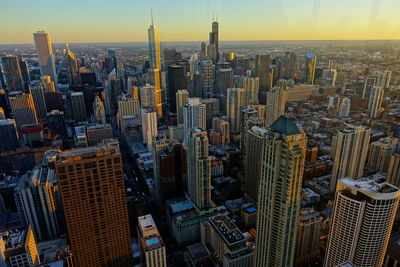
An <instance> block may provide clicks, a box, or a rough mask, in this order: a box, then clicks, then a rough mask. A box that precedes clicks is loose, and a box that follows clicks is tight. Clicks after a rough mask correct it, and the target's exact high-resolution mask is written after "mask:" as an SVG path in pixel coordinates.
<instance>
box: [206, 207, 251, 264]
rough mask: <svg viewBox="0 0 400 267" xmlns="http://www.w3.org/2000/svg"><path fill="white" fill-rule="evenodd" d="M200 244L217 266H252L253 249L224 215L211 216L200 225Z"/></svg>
mask: <svg viewBox="0 0 400 267" xmlns="http://www.w3.org/2000/svg"><path fill="white" fill-rule="evenodd" d="M201 231H202V240H201V241H202V243H203V245H205V246H206V247H207V249H208V250H209V254H210V255H212V257H213V258H214V260H215V261H216V262H217V263H218V266H224V267H245V266H253V257H254V249H253V248H252V247H251V246H248V245H247V244H246V238H245V236H244V235H243V233H242V232H241V231H240V229H239V228H238V227H237V226H236V225H235V224H234V222H233V221H232V220H231V219H230V218H229V217H228V216H227V215H225V214H222V215H217V216H213V217H211V218H209V219H208V221H205V222H203V223H202V224H201Z"/></svg>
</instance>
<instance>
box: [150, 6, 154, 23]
mask: <svg viewBox="0 0 400 267" xmlns="http://www.w3.org/2000/svg"><path fill="white" fill-rule="evenodd" d="M150 11H151V25H154V23H153V9H150Z"/></svg>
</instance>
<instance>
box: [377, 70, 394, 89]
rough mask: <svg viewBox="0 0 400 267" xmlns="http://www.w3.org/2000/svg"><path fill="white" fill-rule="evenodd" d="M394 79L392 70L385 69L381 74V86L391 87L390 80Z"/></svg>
mask: <svg viewBox="0 0 400 267" xmlns="http://www.w3.org/2000/svg"><path fill="white" fill-rule="evenodd" d="M391 79H392V71H390V70H385V71H384V72H383V74H382V76H381V79H380V84H379V86H380V87H382V88H383V89H388V88H389V87H390V81H391Z"/></svg>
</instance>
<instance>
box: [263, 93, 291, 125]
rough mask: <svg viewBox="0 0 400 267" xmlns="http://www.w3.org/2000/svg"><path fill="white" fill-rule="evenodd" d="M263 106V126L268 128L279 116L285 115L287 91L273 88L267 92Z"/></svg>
mask: <svg viewBox="0 0 400 267" xmlns="http://www.w3.org/2000/svg"><path fill="white" fill-rule="evenodd" d="M266 95H267V101H266V105H265V114H266V117H265V125H266V126H267V127H268V126H269V125H271V124H272V123H273V122H274V121H275V120H277V119H278V118H279V117H280V116H282V115H284V114H285V107H286V100H287V91H286V90H285V89H284V88H280V87H274V88H272V89H271V91H268V92H267V94H266Z"/></svg>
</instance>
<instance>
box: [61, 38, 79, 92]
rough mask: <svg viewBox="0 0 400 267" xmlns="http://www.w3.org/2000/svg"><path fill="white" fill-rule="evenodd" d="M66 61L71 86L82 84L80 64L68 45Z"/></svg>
mask: <svg viewBox="0 0 400 267" xmlns="http://www.w3.org/2000/svg"><path fill="white" fill-rule="evenodd" d="M64 61H65V64H66V67H67V76H68V83H69V86H76V85H79V84H81V76H80V74H79V67H78V62H77V61H76V56H75V54H74V53H73V52H72V51H71V50H70V49H69V46H68V44H67V45H66V46H65V54H64Z"/></svg>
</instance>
